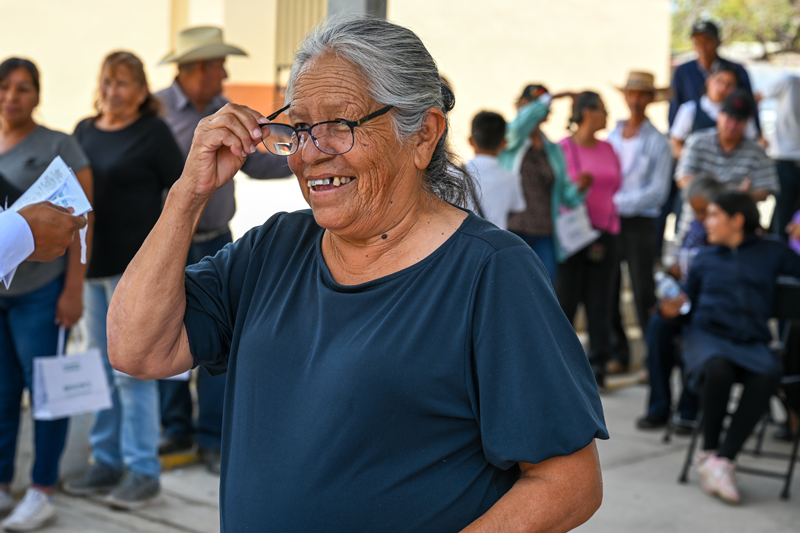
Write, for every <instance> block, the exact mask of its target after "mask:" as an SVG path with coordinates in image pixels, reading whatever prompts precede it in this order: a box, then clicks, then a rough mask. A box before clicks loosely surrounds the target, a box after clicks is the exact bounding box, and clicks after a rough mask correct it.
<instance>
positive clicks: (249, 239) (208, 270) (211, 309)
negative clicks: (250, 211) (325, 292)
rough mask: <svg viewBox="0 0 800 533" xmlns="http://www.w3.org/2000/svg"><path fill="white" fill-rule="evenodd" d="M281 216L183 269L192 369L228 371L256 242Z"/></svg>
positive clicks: (216, 372) (186, 322) (186, 321)
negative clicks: (239, 311)
mask: <svg viewBox="0 0 800 533" xmlns="http://www.w3.org/2000/svg"><path fill="white" fill-rule="evenodd" d="M279 216H280V215H275V216H273V217H272V218H270V219H269V220H268V221H267V222H266V223H265V224H264V225H263V226H261V227H258V228H253V229H251V230H250V231H249V232H247V233H246V234H245V235H244V236H243V237H242V238H241V239H239V240H238V241H236V242H234V243H230V244H228V245H226V246H225V247H224V248H223V249H222V250H220V251H219V252H217V254H216V255H214V256H213V257H206V258H204V259H203V260H202V261H200V262H199V263H197V264H195V265H191V266H189V267H187V268H186V275H185V289H186V311H185V314H184V318H183V323H184V326H185V327H186V332H187V334H188V337H189V349H190V351H191V353H192V356H193V357H194V363H195V366H197V365H204V366H205V367H206V369H207V370H208V371H209V372H210V373H211V374H214V375H216V374H222V373H224V372H225V371H226V370H227V367H228V358H229V356H230V350H231V342H232V339H233V331H234V328H235V326H236V315H237V311H238V308H239V302H240V300H241V298H242V294H243V292H244V288H245V283H246V280H245V278H246V277H247V271H248V269H249V267H250V263H251V254H252V252H253V248H254V246H255V243H256V242H257V240H258V239H259V236H260V235H261V234H262V232H263V231H267V230H268V228H269V227H271V226H272V225H273V224H274V221H275V220H276V219H277V218H278V217H279Z"/></svg>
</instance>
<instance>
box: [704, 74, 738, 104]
mask: <svg viewBox="0 0 800 533" xmlns="http://www.w3.org/2000/svg"><path fill="white" fill-rule="evenodd" d="M736 85H737V82H736V76H734V75H733V72H728V71H725V70H724V71H722V72H717V73H716V74H712V75H711V76H709V77H708V80H706V93H707V94H708V97H709V99H711V101H712V102H722V101H723V100H725V98H726V97H727V96H728V95H729V94H731V93H732V92H733V91H734V90H735V89H736Z"/></svg>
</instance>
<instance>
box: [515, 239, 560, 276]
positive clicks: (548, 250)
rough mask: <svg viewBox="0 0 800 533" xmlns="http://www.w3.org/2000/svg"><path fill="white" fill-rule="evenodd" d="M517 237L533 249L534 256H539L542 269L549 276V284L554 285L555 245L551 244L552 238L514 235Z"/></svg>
mask: <svg viewBox="0 0 800 533" xmlns="http://www.w3.org/2000/svg"><path fill="white" fill-rule="evenodd" d="M515 235H516V236H517V237H519V238H520V239H522V240H523V241H525V243H526V244H527V245H528V246H530V247H531V248H533V251H534V252H536V255H538V256H539V260H540V261H541V262H542V264H543V265H544V268H545V269H546V270H547V274H548V275H549V276H550V283H555V280H556V268H557V266H558V265H557V263H556V251H555V243H553V238H552V237H534V236H533V235H526V234H524V233H515Z"/></svg>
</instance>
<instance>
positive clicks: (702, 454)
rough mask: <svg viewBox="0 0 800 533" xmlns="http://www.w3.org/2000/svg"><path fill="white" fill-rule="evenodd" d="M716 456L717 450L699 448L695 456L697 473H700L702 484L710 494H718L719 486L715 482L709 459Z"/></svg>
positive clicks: (704, 489)
mask: <svg viewBox="0 0 800 533" xmlns="http://www.w3.org/2000/svg"><path fill="white" fill-rule="evenodd" d="M715 457H716V450H698V451H697V453H696V454H695V456H694V463H693V464H694V465H695V466H696V467H697V473H698V474H700V486H701V487H702V488H703V491H704V492H705V493H706V494H708V495H709V496H716V495H717V486H716V484H715V483H714V476H713V474H712V472H711V470H710V469H709V466H708V460H709V459H712V458H715Z"/></svg>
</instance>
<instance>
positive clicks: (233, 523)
mask: <svg viewBox="0 0 800 533" xmlns="http://www.w3.org/2000/svg"><path fill="white" fill-rule="evenodd" d="M323 234H324V230H323V229H322V228H321V227H319V226H318V225H317V224H316V222H315V221H314V216H313V215H312V214H311V212H310V211H302V212H297V213H291V214H286V213H282V214H277V215H275V216H273V217H272V218H270V219H269V220H268V221H267V222H266V223H265V224H264V225H263V226H260V227H257V228H254V229H252V230H250V231H249V232H248V233H247V234H246V235H245V236H243V237H242V238H241V239H239V240H238V241H237V242H235V243H233V244H229V245H227V246H225V248H223V249H222V250H221V251H220V252H218V253H217V254H216V255H215V256H213V257H206V258H205V259H203V260H202V261H201V262H200V263H198V264H196V265H192V266H190V267H188V268H187V269H186V314H185V317H184V324H185V325H186V331H187V333H188V337H189V338H188V341H189V346H190V348H191V351H192V355H193V356H194V360H195V362H196V363H197V364H203V365H205V366H206V368H207V369H209V370H210V371H211V372H214V373H217V372H222V371H227V385H226V390H225V403H224V412H225V414H224V423H223V445H222V465H223V469H222V479H221V486H220V490H221V493H220V500H221V509H220V514H221V520H222V531H223V532H231V533H239V532H243V531H259V532H276V533H277V532H280V533H283V532H286V531H292V532H295V533H300V532H309V533H312V532H313V533H318V532H322V531H324V532H326V533H337V532H342V533H343V532H349V531H359V532H362V531H363V532H367V531H414V532H417V533H425V532H430V533H438V532H442V531H460V530H461V529H462V528H464V527H466V526H467V525H469V524H470V523H471V522H472V521H474V520H475V519H476V518H478V517H479V516H480V515H481V514H483V513H484V512H486V511H487V510H488V509H489V508H490V507H491V506H492V505H493V504H494V503H495V502H497V500H498V499H500V497H501V496H502V495H503V494H505V493H506V492H507V491H508V490H509V488H510V487H511V485H513V484H514V482H515V481H516V480H517V479H518V477H519V468H518V467H517V463H518V462H519V461H525V462H530V463H539V462H541V461H544V460H545V459H548V458H551V457H555V456H561V455H569V454H571V453H573V452H576V451H578V450H580V449H582V448H583V447H585V446H587V445H588V444H589V443H590V442H592V439H594V438H601V439H604V438H608V433H607V431H606V428H605V424H604V422H603V411H602V407H601V404H600V397H599V396H598V393H597V385H596V384H595V382H594V377H593V376H592V370H591V368H590V367H589V363H588V361H587V359H586V355H585V354H584V351H583V348H582V347H581V344H580V342H578V339H577V337H576V336H575V332H574V331H573V329H572V326H570V323H569V321H568V320H567V318H566V317H565V316H564V313H563V311H561V307H560V306H559V305H558V300H557V299H556V296H555V293H554V292H553V289H552V286H551V285H550V278H549V277H548V275H547V272H546V271H545V269H544V267H543V266H542V263H541V261H539V260H538V259H537V258H536V255H535V254H534V253H533V251H532V250H531V248H530V247H529V246H527V245H526V244H525V243H524V242H523V241H522V240H521V239H520V238H518V237H516V236H515V235H512V234H511V233H509V232H507V231H503V230H500V229H498V228H497V227H496V226H494V225H492V224H491V223H489V222H487V221H485V220H483V219H480V218H478V217H476V216H474V215H470V216H469V217H468V218H467V219H466V220H465V221H464V222H463V223H462V225H461V227H460V228H459V230H458V231H457V232H456V233H455V234H454V235H453V236H451V237H450V238H449V239H448V240H447V242H445V243H444V244H442V245H441V246H440V247H439V248H438V249H437V250H436V251H435V252H433V253H432V254H430V255H429V256H428V257H426V258H425V259H423V260H422V261H420V262H418V263H417V264H415V265H412V266H410V267H408V268H406V269H403V270H401V271H399V272H396V273H394V274H391V275H389V276H385V277H383V278H379V279H376V280H373V281H369V282H367V283H362V284H360V285H350V286H345V285H341V284H339V283H337V282H336V281H335V280H334V279H333V276H332V275H331V273H330V270H328V267H327V264H326V263H325V259H324V257H323V255H322V250H321V246H320V243H321V241H322V236H323Z"/></svg>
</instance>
